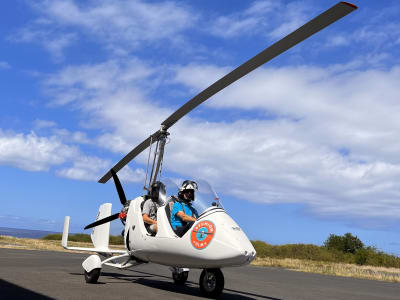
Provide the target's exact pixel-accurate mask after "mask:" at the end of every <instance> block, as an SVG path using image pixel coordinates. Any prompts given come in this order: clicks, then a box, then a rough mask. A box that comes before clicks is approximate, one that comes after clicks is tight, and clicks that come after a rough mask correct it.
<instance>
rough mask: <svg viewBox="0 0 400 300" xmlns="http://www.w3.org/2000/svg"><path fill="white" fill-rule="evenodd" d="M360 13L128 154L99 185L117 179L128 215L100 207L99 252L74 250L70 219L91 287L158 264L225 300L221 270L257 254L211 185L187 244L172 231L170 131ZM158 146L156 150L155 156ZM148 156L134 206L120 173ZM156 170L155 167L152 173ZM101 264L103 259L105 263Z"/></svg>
mask: <svg viewBox="0 0 400 300" xmlns="http://www.w3.org/2000/svg"><path fill="white" fill-rule="evenodd" d="M355 9H357V7H356V6H355V5H354V4H351V3H348V2H339V3H337V4H336V5H334V6H333V7H331V8H330V9H328V10H326V11H325V12H323V13H322V14H320V15H319V16H317V17H316V18H314V19H312V20H311V21H309V22H308V23H306V24H304V25H303V26H301V27H300V28H298V29H297V30H295V31H293V32H292V33H290V34H289V35H287V36H286V37H284V38H283V39H281V40H279V41H278V42H276V43H275V44H273V45H272V46H270V47H268V48H266V49H265V50H263V51H262V52H260V53H259V54H257V55H256V56H254V57H253V58H251V59H250V60H248V61H247V62H245V63H243V64H242V65H240V66H239V67H237V68H236V69H235V70H233V71H232V72H230V73H229V74H227V75H225V76H224V77H222V78H221V79H219V80H218V81H216V82H215V83H213V84H212V85H211V86H209V87H208V88H206V89H205V90H203V91H202V92H200V93H199V94H198V95H196V96H195V97H193V98H192V99H191V100H189V101H188V102H187V103H185V104H184V105H183V106H182V107H180V108H179V109H178V110H177V111H175V112H174V113H173V114H172V115H170V116H169V117H168V118H167V119H166V120H165V121H164V122H162V123H161V128H160V129H159V130H157V131H156V132H154V133H153V134H151V135H150V136H149V137H148V138H147V139H146V140H144V141H143V142H142V143H140V144H139V145H138V146H137V147H136V148H134V149H133V150H132V151H131V152H129V153H128V154H127V155H126V156H125V157H124V158H122V159H121V160H120V161H119V162H118V163H117V164H116V165H115V166H114V167H112V168H111V169H110V170H109V171H108V172H107V173H106V174H105V175H104V176H103V177H102V178H101V179H100V180H99V182H100V183H106V182H107V181H108V180H109V179H110V178H111V177H112V178H113V179H114V183H115V186H116V189H117V192H118V195H119V198H120V201H121V204H122V205H123V209H122V211H121V212H119V213H116V214H111V203H105V204H102V205H101V206H100V208H99V212H98V214H97V218H96V221H95V222H94V223H92V224H90V225H88V226H86V227H85V229H88V228H93V231H92V233H91V239H92V242H93V245H94V248H81V247H68V245H67V239H68V230H69V220H70V218H69V217H68V216H67V217H65V222H64V231H63V236H62V242H61V243H62V246H63V247H64V248H66V249H70V250H85V251H90V252H96V253H97V254H94V255H91V256H89V257H88V258H87V259H86V260H85V261H84V262H83V263H82V266H83V269H84V273H85V279H86V282H88V283H95V282H97V280H98V278H99V276H100V273H101V268H102V267H103V266H104V265H107V266H111V267H116V268H119V269H126V268H131V267H134V266H136V265H139V264H143V263H148V262H152V263H156V264H161V265H165V266H168V267H170V269H171V271H172V278H173V280H174V282H175V283H176V284H183V283H184V282H185V281H186V279H187V278H188V273H189V268H198V269H203V271H202V273H201V276H200V281H199V285H200V290H201V292H202V294H203V295H205V296H207V297H218V296H219V295H220V294H221V292H222V290H223V288H224V276H223V274H222V272H221V269H222V268H226V267H233V266H241V265H246V264H249V263H250V262H251V261H252V260H253V259H254V258H255V256H256V251H255V249H254V248H253V246H252V244H251V243H250V241H249V239H248V238H247V236H246V235H245V233H244V232H243V230H242V229H241V228H240V226H239V225H238V224H236V222H235V221H234V220H233V219H232V218H231V217H230V216H229V214H228V213H227V211H226V210H225V209H224V207H223V206H222V203H221V201H220V200H219V198H218V196H217V194H216V193H215V192H214V190H213V189H212V187H211V186H210V185H209V184H208V183H207V182H206V181H201V180H200V181H195V182H196V186H195V187H193V189H195V201H193V206H194V207H195V208H196V210H197V212H198V217H197V219H196V220H195V221H193V222H192V224H191V227H190V228H188V230H187V231H186V232H185V233H184V234H183V235H182V236H180V235H178V234H177V233H176V232H175V231H174V230H173V228H172V226H171V208H172V206H173V205H174V204H175V202H176V201H177V198H175V197H169V198H168V197H167V196H168V195H170V196H171V195H172V193H173V192H175V191H174V190H173V189H167V190H166V189H165V188H164V187H165V185H164V184H161V185H160V184H157V183H160V182H162V178H161V170H162V163H163V157H164V148H165V145H166V142H167V138H168V136H169V132H168V129H169V128H170V127H171V126H172V125H174V124H175V123H176V122H177V121H179V120H180V119H181V118H182V117H183V116H185V115H186V114H187V113H189V112H190V111H191V110H193V109H194V108H195V107H197V106H198V105H200V104H201V103H203V102H204V101H206V100H207V99H209V98H210V97H212V96H213V95H215V94H216V93H218V92H219V91H221V90H222V89H224V88H226V87H227V86H229V85H230V84H232V83H233V82H235V81H236V80H238V79H240V78H241V77H243V76H245V75H246V74H248V73H249V72H251V71H253V70H255V69H256V68H258V67H259V66H261V65H263V64H265V63H266V62H268V61H270V60H271V59H273V58H274V57H276V56H278V55H280V54H281V53H283V52H285V51H286V50H288V49H290V48H291V47H293V46H295V45H296V44H298V43H300V42H301V41H303V40H305V39H306V38H308V37H310V36H311V35H313V34H314V33H316V32H318V31H320V30H321V29H323V28H325V27H327V26H329V25H330V24H332V23H334V22H336V21H337V20H339V19H341V18H342V17H344V16H346V15H347V14H349V13H351V12H352V11H354V10H355ZM153 144H155V146H154V150H153V152H152V145H153ZM147 148H149V149H150V150H149V159H148V168H147V173H146V182H145V190H147V192H146V194H145V195H141V196H139V197H137V198H135V199H134V200H131V201H127V199H126V197H125V193H124V191H123V189H122V185H121V183H120V181H119V179H118V177H117V173H118V171H120V170H121V169H122V168H123V167H124V166H125V165H127V164H128V163H129V162H130V161H131V160H132V159H133V158H135V157H136V156H137V155H138V154H140V153H141V152H142V151H144V150H145V149H147ZM152 153H153V154H152ZM151 155H153V157H152V159H150V157H151ZM149 165H151V167H150V168H149ZM147 178H148V180H147ZM154 187H157V188H154ZM150 197H151V198H152V199H153V200H155V201H157V203H158V205H159V208H158V210H157V212H156V215H157V227H158V230H157V232H156V234H154V233H152V232H149V231H148V228H147V227H146V226H145V224H144V221H143V217H142V209H143V207H142V206H143V203H144V202H145V201H146V200H147V199H149V198H150ZM116 219H121V221H123V223H124V225H125V226H124V231H123V238H124V242H125V250H113V249H110V248H109V232H110V223H109V222H110V221H112V220H116ZM100 256H102V257H103V258H104V259H103V260H101V258H100Z"/></svg>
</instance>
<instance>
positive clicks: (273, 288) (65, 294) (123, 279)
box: [0, 249, 400, 300]
mask: <svg viewBox="0 0 400 300" xmlns="http://www.w3.org/2000/svg"><path fill="white" fill-rule="evenodd" d="M87 256H88V255H87V254H76V253H66V252H53V251H30V250H17V249H0V299H85V300H89V299H119V300H121V299H156V298H158V299H200V298H201V295H200V290H199V285H198V280H199V276H200V273H201V270H191V271H190V273H189V278H188V281H187V283H186V284H185V285H184V286H176V285H175V284H174V283H173V281H172V278H171V272H170V271H169V269H168V268H167V267H164V266H159V265H155V264H144V265H140V266H137V267H134V268H133V269H131V270H118V269H114V268H111V267H107V266H106V267H104V268H103V269H102V273H101V276H100V278H99V282H98V283H97V284H87V283H85V279H84V276H83V269H82V267H81V264H82V261H83V260H84V259H85V258H86V257H87ZM223 273H224V276H225V289H224V291H223V294H222V295H221V297H220V299H240V300H244V299H270V300H275V299H307V300H311V299H335V300H337V299H348V300H350V299H363V300H368V299H371V300H372V299H374V300H377V299H400V284H399V283H389V282H380V281H372V280H362V279H354V278H345V277H336V276H327V275H319V274H311V273H303V272H294V271H289V270H285V269H281V268H268V267H255V266H246V267H240V268H227V269H223Z"/></svg>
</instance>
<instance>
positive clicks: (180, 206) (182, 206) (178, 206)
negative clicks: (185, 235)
mask: <svg viewBox="0 0 400 300" xmlns="http://www.w3.org/2000/svg"><path fill="white" fill-rule="evenodd" d="M180 211H184V213H185V214H186V215H188V216H190V217H193V215H194V216H195V217H196V218H197V217H198V216H199V214H198V213H197V210H196V209H195V208H194V207H193V206H191V205H190V206H189V205H188V204H186V203H185V202H175V203H174V206H173V207H172V211H171V225H172V228H173V229H174V230H175V229H176V227H179V226H183V222H182V219H181V218H179V217H178V216H177V215H176V214H177V213H178V212H180Z"/></svg>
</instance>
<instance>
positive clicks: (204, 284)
mask: <svg viewBox="0 0 400 300" xmlns="http://www.w3.org/2000/svg"><path fill="white" fill-rule="evenodd" d="M224 284H225V280H224V274H222V271H221V269H204V270H203V272H201V275H200V281H199V285H200V291H201V293H202V294H203V295H204V296H206V297H209V298H217V297H218V296H219V295H221V293H222V290H223V289H224Z"/></svg>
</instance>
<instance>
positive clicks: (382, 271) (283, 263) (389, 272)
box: [252, 257, 400, 282]
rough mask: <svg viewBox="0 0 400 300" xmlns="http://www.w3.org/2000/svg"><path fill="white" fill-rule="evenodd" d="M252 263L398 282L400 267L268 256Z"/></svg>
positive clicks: (399, 279)
mask: <svg viewBox="0 0 400 300" xmlns="http://www.w3.org/2000/svg"><path fill="white" fill-rule="evenodd" d="M252 264H254V265H257V266H268V267H281V268H286V269H290V270H294V271H301V272H310V273H318V274H327V275H336V276H344V277H355V278H362V279H372V280H380V281H389V282H400V269H396V268H384V267H373V266H358V265H354V264H344V263H333V262H318V261H311V260H301V259H292V258H269V257H263V258H256V259H255V260H254V261H253V262H252Z"/></svg>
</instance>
